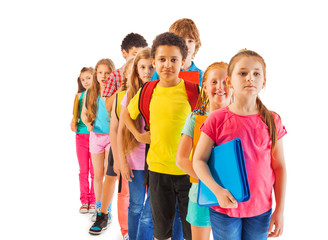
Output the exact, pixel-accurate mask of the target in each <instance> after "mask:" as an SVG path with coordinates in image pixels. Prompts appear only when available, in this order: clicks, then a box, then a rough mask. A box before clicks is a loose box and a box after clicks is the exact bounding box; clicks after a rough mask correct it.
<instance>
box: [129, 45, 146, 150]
mask: <svg viewBox="0 0 328 240" xmlns="http://www.w3.org/2000/svg"><path fill="white" fill-rule="evenodd" d="M141 59H151V55H150V48H149V47H146V48H143V49H141V50H139V51H138V53H137V55H136V56H135V58H134V61H133V67H132V73H131V77H130V81H129V90H128V92H127V101H126V105H128V104H129V102H130V101H131V99H132V98H133V97H134V96H135V95H136V93H137V92H138V90H139V89H140V88H141V87H142V86H143V81H142V80H141V78H140V76H139V73H138V63H139V61H140V60H141ZM141 121H142V119H141V115H140V114H139V116H138V117H137V119H136V121H135V122H136V127H137V129H138V130H139V131H140V130H141ZM138 145H139V142H138V141H137V140H136V139H135V137H134V136H133V134H132V133H131V132H130V131H129V130H128V129H127V128H126V127H124V131H123V149H124V153H125V154H126V155H128V154H129V153H130V152H131V151H132V150H133V149H134V148H136V147H137V146H138Z"/></svg>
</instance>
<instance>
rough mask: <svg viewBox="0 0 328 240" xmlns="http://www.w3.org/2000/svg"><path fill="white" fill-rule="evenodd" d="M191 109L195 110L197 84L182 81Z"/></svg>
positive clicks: (197, 92)
mask: <svg viewBox="0 0 328 240" xmlns="http://www.w3.org/2000/svg"><path fill="white" fill-rule="evenodd" d="M184 83H185V88H186V92H187V96H188V101H189V104H190V107H191V111H193V110H195V108H196V104H197V101H198V96H199V87H198V84H196V83H193V82H191V81H184Z"/></svg>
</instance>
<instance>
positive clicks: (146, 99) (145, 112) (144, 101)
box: [139, 80, 159, 131]
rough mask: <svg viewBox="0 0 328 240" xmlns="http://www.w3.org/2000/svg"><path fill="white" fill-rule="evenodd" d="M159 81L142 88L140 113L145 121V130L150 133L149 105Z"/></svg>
mask: <svg viewBox="0 0 328 240" xmlns="http://www.w3.org/2000/svg"><path fill="white" fill-rule="evenodd" d="M158 82H159V80H156V81H149V82H146V83H145V85H143V87H142V88H141V91H140V96H139V111H140V114H141V116H142V117H143V118H144V120H145V123H146V124H145V130H146V131H149V105H150V100H151V96H152V95H153V91H154V88H155V87H156V85H157V83H158Z"/></svg>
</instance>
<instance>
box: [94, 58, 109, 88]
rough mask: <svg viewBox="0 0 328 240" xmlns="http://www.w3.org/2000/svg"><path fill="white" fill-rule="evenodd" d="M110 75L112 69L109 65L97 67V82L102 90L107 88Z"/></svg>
mask: <svg viewBox="0 0 328 240" xmlns="http://www.w3.org/2000/svg"><path fill="white" fill-rule="evenodd" d="M109 74H110V69H109V67H108V66H107V65H105V64H100V65H99V66H98V67H97V81H98V82H99V84H100V87H101V88H104V87H105V86H106V83H107V81H108V77H109Z"/></svg>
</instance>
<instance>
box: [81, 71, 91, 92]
mask: <svg viewBox="0 0 328 240" xmlns="http://www.w3.org/2000/svg"><path fill="white" fill-rule="evenodd" d="M80 81H81V83H82V86H83V87H84V88H85V89H89V88H90V87H91V84H92V74H91V73H90V72H89V71H84V72H82V73H81V74H80Z"/></svg>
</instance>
